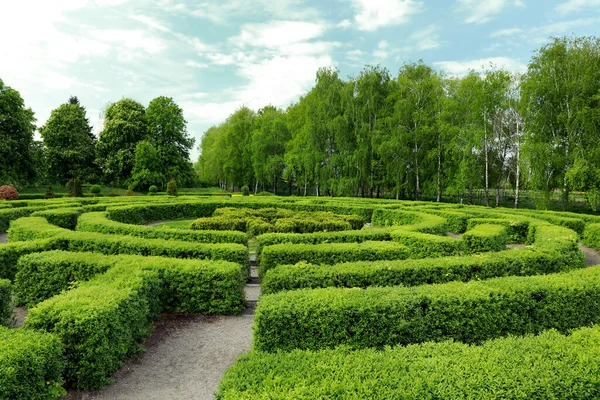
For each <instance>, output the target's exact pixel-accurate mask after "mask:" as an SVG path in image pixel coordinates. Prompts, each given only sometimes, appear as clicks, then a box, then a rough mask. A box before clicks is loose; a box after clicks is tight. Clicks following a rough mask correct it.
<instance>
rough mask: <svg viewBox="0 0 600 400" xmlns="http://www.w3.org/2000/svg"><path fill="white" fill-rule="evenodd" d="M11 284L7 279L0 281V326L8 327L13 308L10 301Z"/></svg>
mask: <svg viewBox="0 0 600 400" xmlns="http://www.w3.org/2000/svg"><path fill="white" fill-rule="evenodd" d="M11 295H12V284H11V283H10V281H9V280H8V279H0V325H8V323H9V322H10V320H11V317H12V312H13V307H12V301H11Z"/></svg>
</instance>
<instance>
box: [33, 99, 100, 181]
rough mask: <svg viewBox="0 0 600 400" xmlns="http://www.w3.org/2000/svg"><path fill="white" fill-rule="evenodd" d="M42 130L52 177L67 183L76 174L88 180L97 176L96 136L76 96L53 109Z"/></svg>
mask: <svg viewBox="0 0 600 400" xmlns="http://www.w3.org/2000/svg"><path fill="white" fill-rule="evenodd" d="M40 134H41V136H42V139H43V142H44V146H45V148H46V163H47V166H48V174H49V177H50V178H51V179H53V180H55V181H57V182H60V183H64V182H66V181H67V180H69V179H71V178H73V177H75V176H80V177H82V178H83V179H84V180H86V181H90V180H93V179H94V178H95V177H96V176H97V166H96V164H95V158H96V154H95V145H96V138H95V136H94V134H93V133H92V127H91V126H90V124H89V120H88V119H87V117H86V112H85V108H84V107H82V106H81V105H80V104H79V100H78V99H77V97H71V98H70V99H69V101H68V102H67V103H65V104H62V105H61V106H59V107H58V108H56V109H55V110H53V111H52V113H51V115H50V118H49V119H48V121H47V122H46V124H45V125H44V126H43V127H42V128H40Z"/></svg>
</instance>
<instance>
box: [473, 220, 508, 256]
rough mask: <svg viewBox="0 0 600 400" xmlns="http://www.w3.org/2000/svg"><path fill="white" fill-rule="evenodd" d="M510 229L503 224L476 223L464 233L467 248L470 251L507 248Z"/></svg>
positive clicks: (478, 251) (479, 251)
mask: <svg viewBox="0 0 600 400" xmlns="http://www.w3.org/2000/svg"><path fill="white" fill-rule="evenodd" d="M507 231H508V229H507V228H506V226H502V225H492V224H481V225H475V226H474V227H473V229H470V230H468V231H467V232H465V233H464V234H463V235H462V240H463V242H464V245H465V249H466V250H467V251H468V252H470V253H485V252H488V251H500V250H505V249H506V244H507V243H508V234H507Z"/></svg>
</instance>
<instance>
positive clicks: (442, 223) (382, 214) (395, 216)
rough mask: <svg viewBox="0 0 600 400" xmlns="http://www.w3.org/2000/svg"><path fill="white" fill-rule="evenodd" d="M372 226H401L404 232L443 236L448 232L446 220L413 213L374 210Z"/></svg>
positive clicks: (435, 216) (430, 215) (421, 213)
mask: <svg viewBox="0 0 600 400" xmlns="http://www.w3.org/2000/svg"><path fill="white" fill-rule="evenodd" d="M372 223H373V225H375V226H394V225H403V226H404V227H405V230H410V231H413V232H421V233H430V234H432V235H441V236H445V235H446V234H447V232H448V226H447V223H446V219H445V218H443V217H440V216H437V215H432V214H426V213H423V212H414V211H399V210H391V209H382V208H380V209H376V210H374V211H373V220H372Z"/></svg>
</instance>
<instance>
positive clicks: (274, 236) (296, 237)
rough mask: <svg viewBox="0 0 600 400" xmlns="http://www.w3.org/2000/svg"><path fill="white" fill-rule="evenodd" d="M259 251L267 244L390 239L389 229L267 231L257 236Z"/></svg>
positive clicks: (354, 241) (360, 241)
mask: <svg viewBox="0 0 600 400" xmlns="http://www.w3.org/2000/svg"><path fill="white" fill-rule="evenodd" d="M256 240H257V242H258V253H259V254H260V252H261V251H262V248H263V247H265V246H271V245H274V244H282V243H294V244H300V243H303V244H320V243H362V242H367V241H374V242H380V241H390V240H392V237H391V235H390V230H389V229H364V230H360V231H339V232H315V233H266V234H264V235H260V236H258V237H257V238H256Z"/></svg>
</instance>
